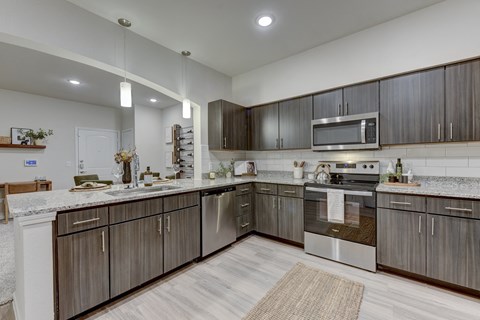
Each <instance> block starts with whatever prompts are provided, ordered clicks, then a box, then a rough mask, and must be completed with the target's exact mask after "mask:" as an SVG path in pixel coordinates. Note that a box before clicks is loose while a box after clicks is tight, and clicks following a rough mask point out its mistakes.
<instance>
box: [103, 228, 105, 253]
mask: <svg viewBox="0 0 480 320" xmlns="http://www.w3.org/2000/svg"><path fill="white" fill-rule="evenodd" d="M102 252H105V231H102Z"/></svg>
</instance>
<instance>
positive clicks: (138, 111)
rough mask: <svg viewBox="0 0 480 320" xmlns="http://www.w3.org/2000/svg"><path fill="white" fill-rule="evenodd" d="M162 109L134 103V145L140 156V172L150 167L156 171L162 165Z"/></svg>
mask: <svg viewBox="0 0 480 320" xmlns="http://www.w3.org/2000/svg"><path fill="white" fill-rule="evenodd" d="M161 119H162V111H161V109H158V108H152V107H145V106H141V105H135V130H134V131H135V134H134V136H135V146H136V147H137V153H138V155H139V157H140V172H143V171H145V170H146V169H147V166H149V167H150V169H151V170H152V171H155V172H158V170H160V168H161V167H162V161H161V158H162V156H163V154H162V151H163V148H162V145H163V139H162V136H163V129H162V126H161Z"/></svg>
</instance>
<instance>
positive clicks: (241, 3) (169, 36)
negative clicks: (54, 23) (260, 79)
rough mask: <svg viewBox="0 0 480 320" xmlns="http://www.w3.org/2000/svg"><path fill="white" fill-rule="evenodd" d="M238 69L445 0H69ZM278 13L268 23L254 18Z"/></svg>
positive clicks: (213, 63) (221, 67)
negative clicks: (267, 25)
mask: <svg viewBox="0 0 480 320" xmlns="http://www.w3.org/2000/svg"><path fill="white" fill-rule="evenodd" d="M67 1H69V2H71V3H73V4H76V5H78V6H80V7H82V8H84V9H86V10H89V11H91V12H93V13H95V14H97V15H99V16H101V17H103V18H105V19H108V20H110V21H113V22H115V23H116V21H117V19H118V18H120V17H124V18H127V19H129V20H130V21H132V27H131V28H130V29H131V30H132V31H133V32H135V33H138V34H140V35H142V36H143V37H145V38H148V39H150V40H153V41H155V42H157V43H159V44H161V45H163V46H165V47H167V48H169V49H171V50H174V51H176V52H181V51H182V50H189V51H191V52H192V56H191V58H192V59H194V60H196V61H198V62H200V63H203V64H205V65H207V66H209V67H211V68H213V69H215V70H217V71H220V72H222V73H224V74H227V75H230V76H235V75H238V74H242V73H245V72H247V71H249V70H253V69H256V68H258V67H260V66H263V65H266V64H268V63H272V62H274V61H278V60H280V59H283V58H286V57H289V56H291V55H294V54H297V53H299V52H303V51H305V50H308V49H311V48H314V47H316V46H319V45H321V44H324V43H326V42H329V41H332V40H335V39H339V38H342V37H345V36H347V35H350V34H353V33H356V32H358V31H361V30H364V29H367V28H369V27H372V26H375V25H377V24H380V23H383V22H386V21H389V20H392V19H394V18H397V17H400V16H403V15H405V14H408V13H411V12H413V11H416V10H419V9H422V8H425V7H427V6H429V5H432V4H435V3H438V2H442V1H443V0H401V1H399V0H296V1H292V0H263V1H259V0H202V1H198V0H136V1H130V0H102V1H98V0H67ZM262 13H270V14H273V15H274V19H275V21H274V23H273V24H272V26H270V27H269V28H267V29H265V28H264V29H262V28H261V27H259V26H256V25H255V20H256V18H257V17H258V16H259V15H260V14H262Z"/></svg>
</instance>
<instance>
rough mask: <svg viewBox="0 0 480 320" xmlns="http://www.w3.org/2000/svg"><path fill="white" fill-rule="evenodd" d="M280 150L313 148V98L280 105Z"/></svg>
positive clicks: (294, 100) (298, 99)
mask: <svg viewBox="0 0 480 320" xmlns="http://www.w3.org/2000/svg"><path fill="white" fill-rule="evenodd" d="M278 114H279V121H278V122H279V127H278V131H279V138H280V149H309V148H310V147H311V140H312V138H311V137H310V136H311V134H310V132H311V123H312V96H307V97H302V98H297V99H292V100H287V101H282V102H280V103H279V112H278Z"/></svg>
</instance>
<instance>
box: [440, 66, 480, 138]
mask: <svg viewBox="0 0 480 320" xmlns="http://www.w3.org/2000/svg"><path fill="white" fill-rule="evenodd" d="M445 98H446V99H445V104H446V109H445V141H472V140H480V125H479V124H480V60H475V61H471V62H466V63H460V64H455V65H451V66H447V68H446V74H445Z"/></svg>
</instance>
